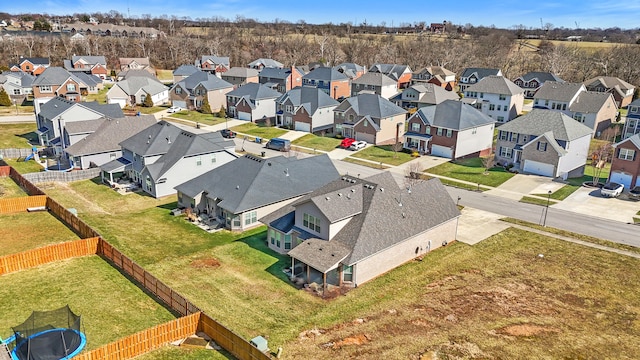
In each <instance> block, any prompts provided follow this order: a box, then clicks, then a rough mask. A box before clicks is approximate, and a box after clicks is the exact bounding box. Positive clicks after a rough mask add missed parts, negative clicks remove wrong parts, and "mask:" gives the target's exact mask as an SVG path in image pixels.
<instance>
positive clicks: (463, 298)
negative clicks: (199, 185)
mask: <svg viewBox="0 0 640 360" xmlns="http://www.w3.org/2000/svg"><path fill="white" fill-rule="evenodd" d="M45 191H47V193H49V194H50V195H51V196H53V197H54V198H56V199H60V201H61V202H62V203H63V204H68V203H74V204H75V206H76V207H78V209H79V212H80V217H81V218H83V219H84V220H86V221H87V222H88V223H89V224H91V225H92V226H94V227H95V228H96V229H97V230H98V231H99V232H101V233H102V234H103V235H104V236H105V237H106V238H107V240H108V241H109V242H111V243H113V244H114V245H115V246H117V247H118V248H119V249H121V250H122V251H124V252H125V253H126V254H127V255H129V256H131V257H132V258H133V259H134V260H135V261H137V262H138V263H140V264H141V265H143V266H144V267H145V268H146V269H147V270H149V271H150V272H152V273H153V274H155V275H156V276H158V277H159V278H160V279H161V280H163V281H165V282H167V283H168V285H170V286H172V287H173V288H174V289H176V290H177V291H179V292H181V293H182V294H184V295H185V296H187V297H188V298H189V299H190V300H192V301H194V303H195V304H196V305H197V306H199V307H201V308H202V309H203V310H205V311H206V312H207V313H208V314H209V315H211V316H212V317H213V318H215V319H217V320H219V321H220V322H221V323H222V324H225V325H226V326H229V327H230V328H231V329H233V330H234V331H235V332H237V333H238V334H240V335H242V336H244V337H245V338H247V339H251V338H253V337H254V336H257V335H263V336H268V337H269V345H270V347H271V349H276V348H277V347H278V346H282V347H283V348H284V353H283V359H299V358H304V359H326V358H354V357H359V358H389V359H406V358H418V357H419V356H420V355H422V354H427V353H430V352H432V351H436V352H438V353H439V354H440V356H441V358H456V357H457V358H471V357H472V356H471V354H474V355H473V356H474V357H475V358H575V357H579V356H580V354H587V353H588V354H592V355H593V356H595V357H607V356H608V357H611V358H616V359H624V358H633V357H634V355H635V354H636V353H637V350H638V349H639V345H638V344H640V337H639V335H638V334H639V333H640V332H639V331H638V330H640V329H638V326H639V325H638V321H637V320H636V319H637V314H638V313H639V312H640V299H638V297H637V295H636V291H635V288H634V285H633V284H637V283H638V281H640V270H638V269H640V267H639V266H638V265H640V261H639V260H637V259H633V258H627V257H623V256H620V255H617V254H611V253H607V252H602V251H597V250H594V249H590V248H584V247H581V246H578V245H575V244H571V243H565V242H562V241H559V240H555V239H550V238H547V237H544V236H541V235H537V234H532V233H528V232H524V231H520V230H516V229H510V230H507V231H505V232H503V233H500V234H498V235H496V236H493V237H492V238H490V239H488V240H485V241H483V242H481V243H480V244H478V245H475V246H473V247H471V246H467V245H464V244H461V243H453V244H451V245H450V246H447V247H446V248H444V249H439V250H437V251H434V252H432V253H429V254H428V255H427V256H426V257H425V258H424V259H423V261H413V262H410V263H408V264H406V265H404V266H401V267H399V268H398V269H396V270H394V271H392V272H389V273H387V274H385V275H384V276H381V277H379V278H377V279H375V280H373V281H371V282H369V283H367V284H364V285H363V286H360V287H358V288H357V289H354V290H352V291H351V292H349V293H348V294H347V295H346V296H340V297H338V298H335V299H333V300H330V301H326V300H321V299H319V298H316V297H313V296H311V295H310V294H308V293H307V292H305V291H304V290H298V289H296V288H294V287H293V286H291V285H290V283H289V282H288V281H287V279H286V276H285V274H284V273H283V272H282V269H283V268H285V267H287V266H289V265H290V260H288V258H287V257H286V256H281V255H279V254H276V253H274V252H272V251H270V250H269V249H268V247H267V246H266V244H265V232H264V228H259V229H256V230H253V231H250V232H248V233H244V234H232V233H229V232H226V231H222V232H218V233H214V234H208V233H205V232H203V231H201V230H200V229H197V228H196V227H194V226H193V225H190V224H188V223H187V222H186V221H185V220H184V219H182V218H180V217H173V216H171V215H170V214H169V209H171V208H173V207H174V204H173V203H166V201H168V200H167V199H165V200H164V201H160V203H159V204H158V203H154V202H153V201H150V200H148V199H146V198H144V197H137V198H131V199H132V200H126V201H127V203H125V204H119V205H116V204H108V202H109V201H110V199H113V197H112V196H111V195H107V194H106V193H105V191H109V192H111V193H113V192H112V191H111V190H109V189H107V188H106V187H104V188H100V187H98V186H97V185H96V184H94V183H92V182H90V181H83V182H78V183H73V184H71V185H70V186H69V188H68V189H63V190H58V189H57V188H50V189H46V190H45ZM113 194H115V193H113ZM116 195H117V194H116ZM118 196H119V195H118ZM130 196H136V195H127V196H123V197H122V198H129V197H130ZM78 198H80V200H78ZM83 198H84V199H94V198H95V199H96V200H95V201H92V202H89V203H87V202H86V201H85V200H82V199H83ZM138 202H139V203H138ZM98 204H99V208H98V207H97V206H98ZM158 205H160V206H158ZM107 212H108V213H107ZM131 224H135V226H131ZM142 240H144V241H142ZM539 253H543V254H544V255H545V257H544V259H540V258H538V257H537V255H538V254H539ZM202 264H216V265H215V266H213V265H211V266H209V265H205V266H203V265H202ZM314 329H316V330H317V331H311V330H314ZM605 351H606V352H605ZM630 354H633V355H630ZM178 356H179V358H185V359H201V358H204V357H205V356H206V355H204V354H202V353H201V352H188V353H186V354H185V353H183V352H182V351H180V350H179V349H170V348H167V349H162V350H160V351H158V352H155V353H153V354H149V355H148V357H145V359H169V358H177V357H178ZM216 356H217V355H216Z"/></svg>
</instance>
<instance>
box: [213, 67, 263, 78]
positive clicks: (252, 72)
mask: <svg viewBox="0 0 640 360" xmlns="http://www.w3.org/2000/svg"><path fill="white" fill-rule="evenodd" d="M259 73H260V72H259V71H258V70H256V69H250V68H245V67H238V66H234V67H232V68H231V69H229V70H227V71H226V72H224V73H223V74H222V77H225V76H235V77H245V78H247V77H254V76H258V74H259Z"/></svg>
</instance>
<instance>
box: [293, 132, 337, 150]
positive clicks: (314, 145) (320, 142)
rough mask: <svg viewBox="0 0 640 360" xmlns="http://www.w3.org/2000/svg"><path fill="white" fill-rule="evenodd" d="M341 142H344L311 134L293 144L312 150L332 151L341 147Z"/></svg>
mask: <svg viewBox="0 0 640 360" xmlns="http://www.w3.org/2000/svg"><path fill="white" fill-rule="evenodd" d="M341 141H342V140H340V139H336V138H332V137H323V136H316V135H313V134H309V135H305V136H303V137H301V138H298V139H296V140H294V141H293V142H292V144H293V145H298V146H303V147H307V148H310V149H316V150H323V151H331V150H334V149H335V148H337V147H338V146H339V145H340V142H341Z"/></svg>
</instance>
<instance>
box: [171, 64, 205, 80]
mask: <svg viewBox="0 0 640 360" xmlns="http://www.w3.org/2000/svg"><path fill="white" fill-rule="evenodd" d="M198 71H200V69H198V68H197V67H195V66H194V65H180V66H178V68H177V69H175V70H173V73H172V74H173V83H174V84H177V83H179V82H180V81H182V80H184V79H186V78H187V77H188V76H189V75H191V74H193V73H196V72H198Z"/></svg>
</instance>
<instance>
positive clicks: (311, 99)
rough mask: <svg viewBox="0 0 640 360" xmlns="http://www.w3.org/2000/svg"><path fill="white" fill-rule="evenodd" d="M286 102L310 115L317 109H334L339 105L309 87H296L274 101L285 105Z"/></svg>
mask: <svg viewBox="0 0 640 360" xmlns="http://www.w3.org/2000/svg"><path fill="white" fill-rule="evenodd" d="M287 101H291V104H292V105H293V106H294V107H298V106H303V107H304V109H305V110H306V111H307V113H309V114H311V115H313V114H314V113H315V112H316V110H318V108H325V107H335V106H338V104H339V102H338V101H336V100H335V99H333V98H332V97H331V96H329V95H327V93H325V92H324V91H322V90H321V89H318V88H316V87H311V86H302V87H301V86H297V87H295V88H293V89H291V90H289V91H287V92H286V93H285V94H283V95H281V96H280V97H278V98H277V99H276V103H279V104H285V103H286V102H287Z"/></svg>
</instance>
